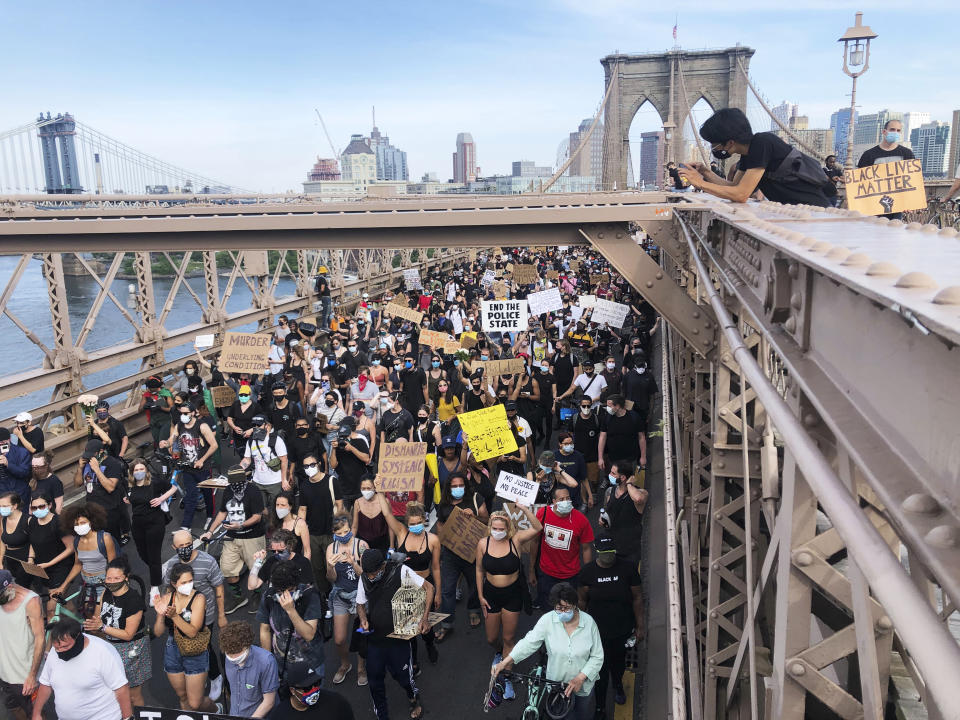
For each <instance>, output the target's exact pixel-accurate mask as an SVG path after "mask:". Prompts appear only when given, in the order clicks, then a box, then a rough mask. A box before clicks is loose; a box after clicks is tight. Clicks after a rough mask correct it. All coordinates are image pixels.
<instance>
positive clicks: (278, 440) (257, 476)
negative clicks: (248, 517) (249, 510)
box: [240, 415, 291, 507]
mask: <svg viewBox="0 0 960 720" xmlns="http://www.w3.org/2000/svg"><path fill="white" fill-rule="evenodd" d="M251 422H252V424H253V433H252V434H251V435H250V439H249V440H247V447H246V449H245V450H244V451H243V460H241V461H240V467H242V468H243V469H244V470H246V469H247V468H248V467H250V465H251V464H252V465H253V482H254V484H255V485H256V486H257V487H258V488H259V489H260V492H262V493H263V504H264V507H270V506H272V505H273V501H274V500H276V499H277V495H279V494H280V491H281V490H290V489H291V488H290V485H288V484H287V480H286V477H287V446H286V443H284V441H283V438H282V437H280V434H279V433H278V432H277V431H276V430H274V428H273V425H272V424H271V423H270V420H269V419H267V416H266V415H256V416H254V418H253V419H252V420H251Z"/></svg>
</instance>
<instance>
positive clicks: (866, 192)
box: [843, 159, 927, 215]
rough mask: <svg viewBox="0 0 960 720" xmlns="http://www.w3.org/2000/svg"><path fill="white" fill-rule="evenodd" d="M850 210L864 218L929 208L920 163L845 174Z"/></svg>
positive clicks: (901, 162) (889, 164)
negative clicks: (865, 216) (862, 215)
mask: <svg viewBox="0 0 960 720" xmlns="http://www.w3.org/2000/svg"><path fill="white" fill-rule="evenodd" d="M843 182H844V184H845V186H846V189H847V208H848V209H849V210H859V211H860V212H862V213H863V214H864V215H888V214H889V213H898V212H906V211H907V210H922V209H923V208H925V207H926V206H927V191H926V190H925V189H924V187H923V171H922V168H921V167H920V161H919V160H915V159H911V160H896V161H894V162H886V163H878V164H877V165H868V166H867V167H862V168H852V169H850V170H844V171H843Z"/></svg>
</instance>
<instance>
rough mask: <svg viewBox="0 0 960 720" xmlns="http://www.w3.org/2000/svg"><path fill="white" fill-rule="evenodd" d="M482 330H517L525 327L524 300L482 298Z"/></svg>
mask: <svg viewBox="0 0 960 720" xmlns="http://www.w3.org/2000/svg"><path fill="white" fill-rule="evenodd" d="M481 322H482V327H483V330H484V332H491V331H492V332H519V331H520V330H526V329H527V301H526V300H493V301H490V300H484V301H483V304H482V307H481Z"/></svg>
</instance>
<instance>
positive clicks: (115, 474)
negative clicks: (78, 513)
mask: <svg viewBox="0 0 960 720" xmlns="http://www.w3.org/2000/svg"><path fill="white" fill-rule="evenodd" d="M100 468H101V472H103V474H104V475H105V476H107V477H108V478H113V479H115V480H118V482H117V484H116V486H115V487H114V488H113V492H107V489H106V488H105V487H104V486H103V485H101V484H100V483H99V482H98V481H97V479H96V478H94V479H93V492H90V493H88V494H87V500H89V501H90V502H95V503H96V504H97V505H99V506H100V507H102V508H103V509H105V510H108V511H109V510H115V509H117V508H119V507H120V505H121V504H122V503H123V498H124V496H125V495H126V494H127V481H126V476H127V472H126V468H125V467H124V464H123V463H122V462H120V460H119V459H117V458H115V457H113V455H107V456H106V457H105V458H104V459H103V462H101V463H100Z"/></svg>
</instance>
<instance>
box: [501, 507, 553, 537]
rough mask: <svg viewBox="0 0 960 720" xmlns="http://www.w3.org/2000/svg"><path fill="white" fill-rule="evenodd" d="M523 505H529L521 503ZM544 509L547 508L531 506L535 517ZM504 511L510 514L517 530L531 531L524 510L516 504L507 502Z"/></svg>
mask: <svg viewBox="0 0 960 720" xmlns="http://www.w3.org/2000/svg"><path fill="white" fill-rule="evenodd" d="M521 504H522V505H526V504H527V503H521ZM542 507H545V506H544V505H531V506H530V510H531V511H532V512H533V514H534V515H536V514H537V511H538V510H539V509H540V508H542ZM503 509H504V510H506V511H507V512H508V513H509V514H510V519H511V520H513V524H514V526H515V527H516V528H517V530H529V529H530V521H529V520H528V519H527V516H526V515H524V513H523V510H521V509H520V508H518V507H517V504H516V503H512V502H505V503H504V504H503Z"/></svg>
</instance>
